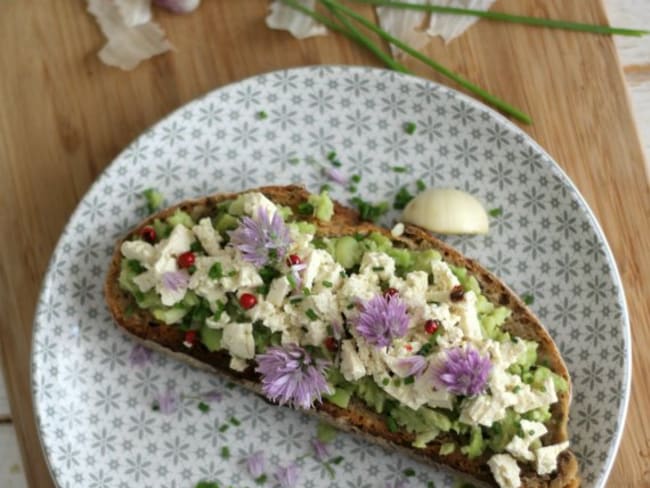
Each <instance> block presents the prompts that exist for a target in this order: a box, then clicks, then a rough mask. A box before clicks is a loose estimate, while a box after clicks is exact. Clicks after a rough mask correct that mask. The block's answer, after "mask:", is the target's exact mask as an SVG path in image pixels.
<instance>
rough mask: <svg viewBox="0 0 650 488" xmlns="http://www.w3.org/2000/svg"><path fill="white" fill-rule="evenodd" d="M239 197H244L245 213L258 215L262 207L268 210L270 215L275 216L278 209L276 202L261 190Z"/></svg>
mask: <svg viewBox="0 0 650 488" xmlns="http://www.w3.org/2000/svg"><path fill="white" fill-rule="evenodd" d="M239 198H241V199H242V203H243V207H244V213H245V214H246V215H249V216H250V217H253V218H256V217H257V213H258V211H259V209H260V208H263V209H264V210H266V213H267V214H268V215H269V217H271V216H273V215H274V214H275V212H277V210H278V207H277V206H276V205H275V203H273V202H272V201H271V200H269V199H268V198H266V197H265V196H264V195H262V194H261V193H260V192H251V193H244V194H243V195H240V196H239Z"/></svg>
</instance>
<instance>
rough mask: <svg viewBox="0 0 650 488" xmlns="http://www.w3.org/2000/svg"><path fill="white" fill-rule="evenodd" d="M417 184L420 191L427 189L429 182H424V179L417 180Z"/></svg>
mask: <svg viewBox="0 0 650 488" xmlns="http://www.w3.org/2000/svg"><path fill="white" fill-rule="evenodd" d="M415 186H416V187H417V189H418V191H424V190H426V189H427V184H426V183H425V182H424V180H418V181H416V182H415Z"/></svg>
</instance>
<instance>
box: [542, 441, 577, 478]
mask: <svg viewBox="0 0 650 488" xmlns="http://www.w3.org/2000/svg"><path fill="white" fill-rule="evenodd" d="M568 447H569V441H565V442H561V443H559V444H553V445H550V446H545V447H540V448H539V449H535V457H536V458H537V474H541V475H544V474H550V473H552V472H553V471H555V470H556V469H557V457H558V456H559V455H560V453H561V452H562V451H564V450H565V449H566V448H568Z"/></svg>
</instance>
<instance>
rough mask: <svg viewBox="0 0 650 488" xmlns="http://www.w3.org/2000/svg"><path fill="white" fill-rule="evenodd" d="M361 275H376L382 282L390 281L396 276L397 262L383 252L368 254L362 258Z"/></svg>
mask: <svg viewBox="0 0 650 488" xmlns="http://www.w3.org/2000/svg"><path fill="white" fill-rule="evenodd" d="M359 272H360V273H361V274H376V275H377V276H379V279H381V280H388V279H389V278H390V277H391V276H393V275H394V274H395V260H394V259H393V258H391V257H390V256H389V255H388V254H386V253H383V252H367V253H365V254H364V255H363V257H362V258H361V266H360V267H359Z"/></svg>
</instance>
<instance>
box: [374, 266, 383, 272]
mask: <svg viewBox="0 0 650 488" xmlns="http://www.w3.org/2000/svg"><path fill="white" fill-rule="evenodd" d="M384 269H385V268H384V267H383V266H373V267H372V270H373V271H384Z"/></svg>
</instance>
